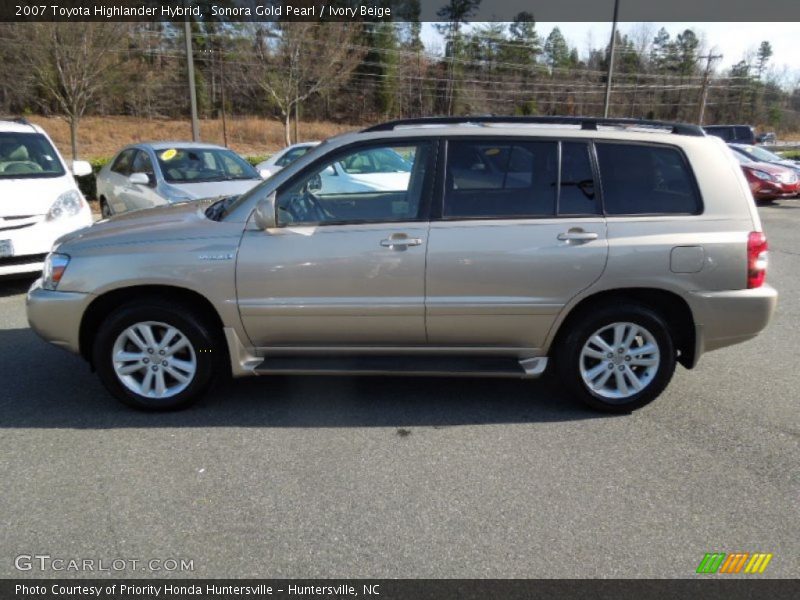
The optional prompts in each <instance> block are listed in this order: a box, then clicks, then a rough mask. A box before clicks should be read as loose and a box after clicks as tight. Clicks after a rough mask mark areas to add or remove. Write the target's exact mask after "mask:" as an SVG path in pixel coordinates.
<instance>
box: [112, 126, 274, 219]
mask: <svg viewBox="0 0 800 600" xmlns="http://www.w3.org/2000/svg"><path fill="white" fill-rule="evenodd" d="M261 179H262V178H261V175H260V174H259V172H258V171H257V170H256V169H254V168H253V167H252V166H251V165H250V164H249V163H248V162H247V161H246V160H244V159H243V158H242V157H241V156H239V155H238V154H236V153H235V152H232V151H231V150H228V149H227V148H223V147H221V146H215V145H212V144H200V143H192V142H157V143H149V144H135V145H131V146H127V147H125V148H123V149H122V150H121V151H120V152H119V153H118V154H117V155H116V156H115V157H114V159H113V160H111V161H110V162H109V163H108V164H107V165H105V166H104V167H103V168H102V170H101V171H100V173H99V174H98V175H97V196H98V198H99V200H100V208H101V212H102V214H103V217H110V216H112V215H116V214H119V213H123V212H127V211H130V210H138V209H141V208H151V207H154V206H161V205H165V204H171V203H175V202H184V201H186V200H198V199H202V198H214V197H219V196H235V195H238V194H243V193H244V192H246V191H248V190H249V189H251V188H252V187H254V186H255V185H257V184H258V183H259V182H260V181H261Z"/></svg>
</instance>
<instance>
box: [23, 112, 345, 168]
mask: <svg viewBox="0 0 800 600" xmlns="http://www.w3.org/2000/svg"><path fill="white" fill-rule="evenodd" d="M29 120H30V121H31V122H32V123H36V124H37V125H41V126H42V127H43V128H44V129H45V131H47V133H48V134H49V135H50V137H51V138H53V141H54V142H55V144H56V146H58V149H59V151H60V152H61V153H62V154H63V155H64V157H65V158H69V156H70V142H69V126H68V125H67V123H66V122H65V121H64V120H63V119H59V118H55V117H40V116H34V117H30V118H29ZM352 129H355V127H353V126H348V125H340V124H337V123H327V122H311V123H303V122H301V123H300V127H299V130H298V132H299V138H300V141H305V140H322V139H325V138H327V137H330V136H332V135H335V134H337V133H341V132H343V131H348V130H352ZM227 131H228V146H229V147H230V148H231V149H232V150H235V151H236V152H238V153H239V154H242V155H244V156H248V155H254V156H261V155H265V154H272V153H273V152H275V151H276V150H279V149H280V148H283V146H284V144H283V124H282V123H279V122H277V121H275V120H269V119H260V118H256V117H233V118H230V119H228V121H227ZM191 138H192V126H191V123H190V122H189V121H188V120H186V121H173V120H166V119H164V120H161V119H152V120H147V119H139V118H134V117H86V118H85V119H83V120H82V121H81V123H80V125H79V127H78V152H79V153H80V155H81V158H85V159H91V158H106V157H110V156H112V155H113V154H115V153H116V152H117V151H118V150H119V149H120V148H121V147H122V146H125V145H126V144H131V143H134V142H142V141H156V140H182V141H185V140H191ZM200 138H201V139H202V140H203V141H204V142H210V143H214V144H222V143H223V136H222V120H219V119H217V120H210V119H209V120H206V119H203V120H201V121H200Z"/></svg>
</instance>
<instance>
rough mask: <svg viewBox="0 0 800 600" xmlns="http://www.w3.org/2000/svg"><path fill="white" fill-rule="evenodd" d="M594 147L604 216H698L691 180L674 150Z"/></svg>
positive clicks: (615, 146) (635, 145) (652, 147)
mask: <svg viewBox="0 0 800 600" xmlns="http://www.w3.org/2000/svg"><path fill="white" fill-rule="evenodd" d="M596 147H597V158H598V162H599V164H600V179H601V181H602V185H603V201H604V204H605V209H606V213H607V214H609V215H641V214H656V215H663V214H697V213H698V212H700V209H701V204H700V198H699V196H698V194H697V189H696V187H695V184H694V179H693V178H692V174H691V173H690V171H689V166H688V164H687V163H686V161H685V160H684V157H683V155H682V154H681V153H680V152H679V151H678V150H677V149H675V148H669V147H666V146H647V145H638V144H613V143H598V144H597V146H596Z"/></svg>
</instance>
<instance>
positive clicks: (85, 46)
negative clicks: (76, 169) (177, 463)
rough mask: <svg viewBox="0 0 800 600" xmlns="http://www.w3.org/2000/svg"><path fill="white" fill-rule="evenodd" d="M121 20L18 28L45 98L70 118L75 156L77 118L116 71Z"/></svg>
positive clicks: (22, 56) (31, 72) (27, 62)
mask: <svg viewBox="0 0 800 600" xmlns="http://www.w3.org/2000/svg"><path fill="white" fill-rule="evenodd" d="M124 31H125V30H124V25H122V24H120V23H81V24H80V27H78V26H76V24H75V23H31V24H29V25H27V26H25V27H22V26H20V27H18V29H16V30H15V33H16V35H17V36H19V37H20V38H24V39H25V40H26V43H25V48H26V51H25V52H24V53H20V57H19V58H20V59H21V60H22V61H23V63H24V64H25V66H26V67H27V71H28V76H29V77H31V78H32V80H33V83H34V85H35V86H36V87H37V88H39V90H40V103H41V104H43V105H44V106H43V108H45V109H48V108H50V107H52V106H55V108H56V109H57V112H58V113H59V114H60V116H61V117H63V118H64V119H65V120H66V121H67V123H68V124H69V129H70V141H71V145H72V158H73V159H76V158H77V157H78V124H79V122H80V120H81V118H82V117H83V115H84V114H85V113H86V110H87V108H90V107H91V105H92V104H93V103H94V102H95V101H96V100H97V98H98V96H99V95H100V93H101V92H102V91H103V90H104V89H106V88H107V87H108V85H109V84H110V82H111V81H112V80H113V78H114V76H115V72H114V67H115V65H117V64H118V62H119V56H118V52H116V51H117V50H118V49H119V48H120V44H121V43H122V41H123V40H124V36H123V33H124Z"/></svg>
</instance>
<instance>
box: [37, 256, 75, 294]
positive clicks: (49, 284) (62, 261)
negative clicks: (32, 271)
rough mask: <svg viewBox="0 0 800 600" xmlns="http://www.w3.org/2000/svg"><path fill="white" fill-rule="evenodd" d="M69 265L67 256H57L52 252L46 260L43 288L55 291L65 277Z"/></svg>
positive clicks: (43, 272)
mask: <svg viewBox="0 0 800 600" xmlns="http://www.w3.org/2000/svg"><path fill="white" fill-rule="evenodd" d="M68 264H69V256H67V255H66V254H56V253H54V252H51V253H50V254H48V255H47V258H46V259H44V270H43V271H42V287H43V288H44V289H46V290H55V289H56V288H57V287H58V282H59V281H61V278H62V277H63V276H64V271H66V270H67V265H68Z"/></svg>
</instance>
